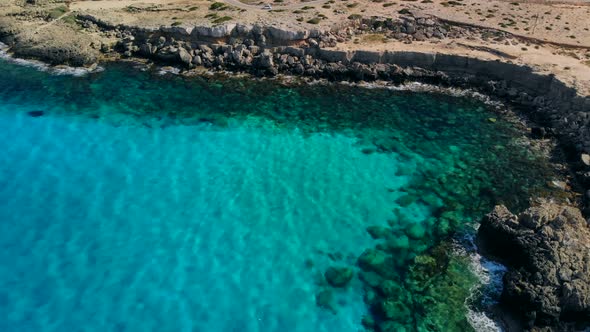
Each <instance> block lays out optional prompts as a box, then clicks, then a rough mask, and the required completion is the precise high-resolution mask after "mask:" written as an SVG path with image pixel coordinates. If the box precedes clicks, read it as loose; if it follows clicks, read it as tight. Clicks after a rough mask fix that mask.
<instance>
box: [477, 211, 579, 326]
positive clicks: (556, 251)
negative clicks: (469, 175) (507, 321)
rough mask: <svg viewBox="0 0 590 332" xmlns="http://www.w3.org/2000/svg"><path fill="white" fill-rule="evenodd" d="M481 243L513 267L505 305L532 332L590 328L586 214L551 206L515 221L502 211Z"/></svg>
mask: <svg viewBox="0 0 590 332" xmlns="http://www.w3.org/2000/svg"><path fill="white" fill-rule="evenodd" d="M478 242H479V244H480V247H481V250H482V251H484V253H487V254H490V255H493V256H495V257H498V258H500V259H502V260H503V261H505V262H506V263H507V264H508V265H509V267H510V269H509V271H508V272H507V273H506V275H505V276H504V291H503V293H502V304H503V305H504V306H506V307H507V308H508V309H509V310H511V311H513V312H515V313H517V314H520V316H521V317H522V318H523V320H524V321H526V323H527V324H528V326H529V327H532V326H550V327H553V328H556V329H557V330H564V329H567V328H568V326H570V325H573V324H582V325H584V324H585V325H586V326H588V325H590V324H589V322H590V230H589V228H588V224H587V222H586V220H584V218H583V217H582V214H581V213H580V210H578V209H577V208H574V207H570V206H562V205H557V204H552V203H545V204H542V205H541V206H537V207H532V208H530V209H528V210H526V211H525V212H523V213H521V214H519V215H514V214H512V213H511V212H510V211H508V209H507V208H506V207H504V206H496V207H495V208H494V210H493V211H492V212H491V213H490V214H488V215H486V216H485V217H484V218H483V220H482V223H481V227H480V228H479V231H478ZM577 327H579V325H578V326H577Z"/></svg>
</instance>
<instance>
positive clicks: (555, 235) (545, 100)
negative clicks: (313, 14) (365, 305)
mask: <svg viewBox="0 0 590 332" xmlns="http://www.w3.org/2000/svg"><path fill="white" fill-rule="evenodd" d="M77 21H78V22H79V23H80V24H81V25H82V26H84V27H85V28H86V29H89V30H93V31H96V32H100V33H102V34H107V35H108V36H110V37H111V38H112V40H114V42H112V43H99V42H96V43H93V42H88V41H87V40H86V39H84V38H85V37H83V36H81V35H78V34H75V35H74V37H72V38H71V39H70V40H69V41H67V42H65V43H54V42H52V41H48V40H49V37H47V40H44V41H43V42H39V40H38V39H35V38H28V37H26V36H23V35H22V34H21V31H20V28H19V27H18V26H16V25H15V24H14V22H11V21H9V20H8V21H0V41H2V42H4V43H6V44H7V45H9V46H10V51H11V52H12V53H13V54H14V55H16V56H22V57H32V58H37V59H40V60H43V61H47V62H49V63H52V64H71V65H76V66H88V65H92V64H95V63H96V62H98V61H100V60H101V59H110V60H112V59H115V60H116V59H120V58H142V59H149V60H152V61H155V62H157V63H162V64H169V65H173V66H178V67H180V68H183V69H184V70H194V69H196V68H207V69H210V70H219V71H221V70H226V71H235V72H247V73H250V74H253V75H256V76H276V75H278V74H288V75H296V76H305V77H311V78H325V79H329V80H349V81H375V80H386V81H391V82H394V83H402V82H408V81H418V82H425V83H432V84H437V85H443V86H456V87H462V88H470V89H476V90H478V91H481V92H482V93H485V94H487V95H490V96H495V97H498V98H501V99H502V100H505V101H506V102H508V103H511V104H513V105H517V106H519V109H521V110H523V112H525V113H526V115H527V116H528V117H529V118H530V119H531V120H532V121H533V122H534V123H535V124H536V127H534V128H532V130H531V136H532V137H533V138H548V137H552V138H555V139H556V140H557V141H558V142H559V143H560V147H561V149H563V151H564V152H565V157H566V159H567V161H568V163H569V165H570V168H571V172H572V174H573V175H574V177H575V179H574V180H573V181H572V184H573V185H574V189H575V190H576V191H578V192H579V193H581V195H580V200H579V201H578V202H571V204H572V205H575V206H577V207H579V209H577V208H575V207H560V206H557V205H555V204H553V203H550V202H545V203H543V204H541V205H539V206H537V207H533V208H531V209H529V210H527V211H526V212H524V213H523V214H521V215H519V216H514V215H512V214H511V213H510V212H509V211H508V210H507V209H505V208H502V207H497V208H496V209H495V210H494V211H493V212H492V213H491V214H490V215H488V216H486V217H485V218H484V219H483V221H482V226H481V228H480V230H479V236H478V239H479V241H480V243H481V248H482V250H484V253H486V254H489V255H491V256H493V257H497V258H499V259H501V260H503V261H504V262H506V263H507V265H508V266H509V267H510V270H509V272H508V273H507V274H506V276H505V278H504V285H505V289H504V292H503V295H502V305H503V306H505V307H506V308H507V309H508V310H509V311H511V312H513V313H515V314H516V315H518V316H519V317H521V318H522V320H523V321H524V322H525V323H526V325H527V328H529V329H545V330H555V331H558V330H559V331H560V330H576V329H578V328H581V327H582V328H583V327H585V326H586V325H584V324H585V323H588V322H589V321H590V320H589V317H590V288H589V286H588V285H589V283H590V280H588V273H589V272H590V271H589V270H590V266H589V264H590V257H589V255H590V250H589V249H590V248H588V244H589V243H590V231H588V221H587V220H585V219H584V217H583V215H584V216H586V217H588V216H590V97H589V96H584V95H580V94H579V93H578V91H576V89H575V88H573V87H571V86H570V85H568V84H566V83H564V82H562V81H560V80H559V79H557V78H556V77H555V76H552V75H545V74H540V73H537V72H535V70H533V69H532V68H531V67H528V66H522V65H517V64H514V63H511V62H510V59H507V60H506V61H492V60H484V59H478V58H473V57H467V56H461V55H450V54H444V53H436V52H431V53H426V52H409V51H404V50H391V51H385V52H379V51H369V50H367V51H363V50H356V51H347V50H339V49H335V48H334V46H335V45H336V44H337V43H338V42H341V41H344V40H349V39H350V38H351V37H352V36H354V35H355V34H358V33H362V31H376V32H380V33H381V32H386V34H387V35H389V36H390V37H391V38H394V39H396V40H400V41H403V42H406V43H411V42H412V41H420V40H424V39H443V38H452V37H453V35H454V34H461V33H465V29H470V28H466V27H456V26H451V25H449V24H447V23H445V22H440V21H438V20H436V19H435V18H431V17H416V16H415V15H413V14H412V13H404V16H402V18H401V19H398V20H379V19H361V18H359V19H358V20H355V22H354V24H353V25H351V26H349V27H344V28H342V29H339V30H338V31H330V30H325V31H322V30H299V31H297V30H284V29H281V28H276V27H272V26H260V25H240V24H224V25H217V26H203V27H191V28H186V27H178V26H177V27H158V28H145V27H136V26H122V25H112V24H110V23H108V22H105V21H102V20H100V19H98V18H96V17H93V16H91V15H79V16H78V17H77ZM486 33H489V34H490V36H489V37H490V38H495V39H497V40H499V41H504V40H506V42H509V39H510V38H514V37H511V36H507V35H506V34H504V33H500V32H498V31H492V30H490V31H487V32H486ZM64 45H66V47H64ZM373 231H376V230H373ZM377 233H378V232H377ZM377 233H375V234H376V235H375V236H376V237H382V236H383V237H385V236H386V235H383V234H381V235H379V234H377ZM371 235H372V236H373V234H371ZM499 243H501V244H502V245H501V246H498V244H499ZM371 250H372V251H371ZM444 252H445V250H444V248H434V249H433V254H432V256H437V257H439V256H440V257H441V259H440V260H438V259H437V261H432V260H431V259H430V258H429V257H430V256H423V257H422V256H419V257H421V259H423V260H424V261H420V262H416V263H415V264H414V268H415V270H416V271H417V272H416V273H422V272H424V271H422V270H425V271H426V270H428V271H430V272H428V271H426V272H424V273H423V274H424V275H428V273H431V272H432V273H435V272H433V271H436V270H439V269H440V268H441V267H440V266H439V265H441V264H442V265H448V264H451V262H450V258H449V257H448V256H447V255H446V254H444ZM514 253H518V255H514ZM380 255H381V256H380ZM386 258H387V257H386V254H385V253H384V252H383V251H380V250H379V249H375V250H373V249H369V250H368V251H365V252H364V253H363V254H362V255H361V256H360V257H359V261H358V264H359V266H360V268H361V269H362V270H363V272H362V275H360V277H361V279H362V280H364V281H365V283H366V284H368V285H371V284H374V285H372V286H371V287H372V288H374V289H375V290H377V291H376V292H375V294H373V295H374V296H375V297H376V298H377V299H381V300H382V301H381V302H378V303H377V302H375V304H374V306H375V308H374V311H375V317H377V318H378V319H381V320H382V321H381V323H380V324H378V323H379V322H376V321H374V320H373V321H370V320H369V319H367V321H366V322H365V321H364V323H366V325H367V326H368V327H369V328H371V329H375V330H379V331H394V330H395V329H396V327H397V325H395V323H393V322H394V321H395V320H396V319H398V318H399V319H408V317H406V316H407V315H406V316H404V317H401V318H400V317H397V316H396V315H398V314H399V312H402V313H404V312H405V311H404V310H400V308H399V306H398V305H399V302H397V301H390V298H393V297H394V295H395V293H396V290H395V289H389V288H388V285H387V280H386V279H383V278H382V277H379V278H377V275H380V274H381V272H383V271H381V270H380V269H382V268H383V265H384V264H383V263H384V260H385V259H386ZM386 272H387V271H385V272H384V273H386ZM349 273H350V271H349V270H346V269H333V270H330V272H329V278H328V277H326V278H328V279H329V280H330V283H331V284H336V285H338V287H340V286H341V285H344V284H346V282H347V281H349V280H350V278H349ZM341 274H346V276H345V277H342V275H341ZM343 280H344V281H343ZM379 292H380V293H379ZM376 294H381V295H376ZM324 295H325V296H327V295H326V294H324ZM325 296H324V297H325ZM370 301H373V300H370ZM318 303H323V300H322V298H318ZM396 312H397V313H396ZM392 315H393V316H392ZM390 316H391V317H390ZM394 316H395V317H394Z"/></svg>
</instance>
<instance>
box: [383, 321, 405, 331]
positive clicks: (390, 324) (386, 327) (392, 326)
mask: <svg viewBox="0 0 590 332" xmlns="http://www.w3.org/2000/svg"><path fill="white" fill-rule="evenodd" d="M379 331H381V332H401V331H406V328H405V326H403V325H401V324H399V323H397V322H394V321H391V320H387V321H384V322H382V323H381V324H379Z"/></svg>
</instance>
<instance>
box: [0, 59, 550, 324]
mask: <svg viewBox="0 0 590 332" xmlns="http://www.w3.org/2000/svg"><path fill="white" fill-rule="evenodd" d="M495 117H496V115H494V113H493V112H491V111H490V110H489V109H488V108H487V107H486V105H485V104H483V103H482V102H480V101H476V100H472V99H467V98H459V97H451V96H445V95H440V94H430V93H413V92H396V91H391V90H387V89H363V88H359V87H353V86H344V85H338V84H327V85H294V86H286V85H283V84H280V83H279V82H273V81H249V80H243V79H223V78H204V77H193V78H182V77H178V76H173V75H159V74H158V73H157V72H154V71H149V70H148V71H142V70H139V69H137V68H133V67H132V66H130V65H125V64H118V65H109V66H107V68H106V69H105V70H104V71H103V72H100V73H93V74H88V75H85V76H82V77H73V76H59V75H50V74H48V73H44V72H41V71H37V70H34V69H32V68H26V67H20V66H15V65H13V64H9V63H6V62H0V312H3V313H5V314H4V315H3V318H2V319H0V330H2V331H66V330H71V331H152V330H160V331H358V330H362V329H363V326H362V325H361V320H362V318H363V316H365V315H368V316H374V317H376V318H375V319H377V320H381V321H380V322H378V323H380V324H381V325H380V326H378V327H377V329H381V330H386V328H390V329H391V331H394V330H402V329H406V330H408V331H414V330H431V331H436V330H444V331H460V330H470V329H472V326H471V325H470V324H469V322H468V321H467V318H466V312H467V308H466V306H465V302H466V299H467V297H468V296H470V294H471V293H470V290H471V288H472V287H473V286H474V285H476V284H477V283H478V280H477V278H475V277H474V275H473V272H471V270H470V268H469V266H468V264H467V262H466V261H464V260H462V259H461V258H457V257H455V256H456V255H455V254H454V253H453V252H452V250H451V246H449V245H448V243H449V241H450V240H451V239H452V238H453V237H454V236H456V234H460V233H469V232H470V230H471V229H472V226H473V225H474V221H475V220H477V219H478V218H479V217H481V216H482V215H483V213H485V212H487V211H489V210H490V209H491V208H492V207H493V205H494V204H498V203H504V204H506V205H508V206H509V207H510V208H511V209H515V210H522V209H524V208H525V207H527V205H528V203H527V199H528V197H530V195H531V194H532V193H537V192H543V191H546V190H549V189H548V188H546V185H545V184H546V182H547V179H549V178H551V177H552V175H553V171H552V168H551V167H550V165H549V163H548V161H547V160H546V159H545V158H544V157H543V156H542V155H541V154H539V153H536V152H535V150H534V149H531V147H530V146H529V145H527V144H526V140H525V139H524V137H523V134H522V131H521V129H519V128H518V126H517V125H516V124H515V123H513V122H509V121H504V120H503V119H501V118H498V119H496V118H495ZM491 118H494V119H491ZM368 227H373V228H372V229H373V230H375V229H379V230H382V232H385V233H387V235H384V237H385V241H382V242H380V241H379V240H376V239H373V238H372V236H371V235H370V234H369V233H368V232H367V228H368ZM375 227H380V228H375ZM377 237H379V236H377ZM373 248H377V249H376V250H379V251H383V252H387V253H388V255H389V256H388V260H387V265H386V269H387V271H386V273H385V272H384V274H386V275H387V277H386V278H385V277H384V276H380V277H379V278H384V279H386V280H380V283H383V282H385V281H387V282H388V285H389V286H390V289H393V290H395V292H394V294H392V295H391V294H390V295H376V294H373V295H374V296H375V297H376V298H379V297H383V296H385V297H387V298H388V299H389V300H390V301H388V303H389V302H391V303H392V305H391V306H390V307H388V308H385V309H386V310H383V309H384V308H383V307H382V304H383V303H376V304H375V303H371V300H370V299H369V300H367V296H368V294H370V292H372V290H371V289H370V288H368V287H367V282H366V277H367V274H366V273H367V271H363V270H366V269H363V268H361V267H359V266H358V265H359V262H360V261H362V260H363V259H362V257H363V256H364V258H365V263H367V264H369V265H370V264H372V262H371V261H367V260H366V258H367V256H366V255H365V254H363V252H365V253H367V250H375V249H373ZM359 256H360V257H361V258H359ZM441 259H444V260H445V263H444V264H439V263H440V260H441ZM360 265H363V264H362V263H361V264H360ZM330 266H345V267H350V268H352V269H353V270H354V274H355V276H354V278H353V280H352V281H351V282H350V284H348V285H347V286H346V287H344V288H342V289H333V288H331V287H330V286H328V285H327V284H326V281H325V280H324V277H323V273H324V271H325V270H326V269H327V268H328V267H330ZM361 275H363V276H364V279H363V280H365V282H363V281H361V279H360V278H359V276H361ZM322 291H328V292H329V294H330V298H329V299H328V301H327V302H328V304H327V305H326V304H324V305H322V306H318V305H317V304H318V303H317V302H318V299H317V295H318V294H319V293H321V292H322ZM384 311H385V312H384Z"/></svg>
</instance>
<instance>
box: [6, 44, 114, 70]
mask: <svg viewBox="0 0 590 332" xmlns="http://www.w3.org/2000/svg"><path fill="white" fill-rule="evenodd" d="M0 59H3V60H5V61H8V62H10V63H14V64H16V65H19V66H25V67H31V68H35V69H37V70H40V71H46V72H48V73H51V74H54V75H71V76H78V77H79V76H84V75H87V74H89V73H96V72H100V71H103V70H104V68H102V67H100V66H94V67H91V68H85V67H70V66H65V65H60V66H50V65H48V64H46V63H44V62H41V61H38V60H29V59H21V58H15V57H13V56H12V55H11V54H10V53H8V46H7V45H6V44H3V43H0Z"/></svg>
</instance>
